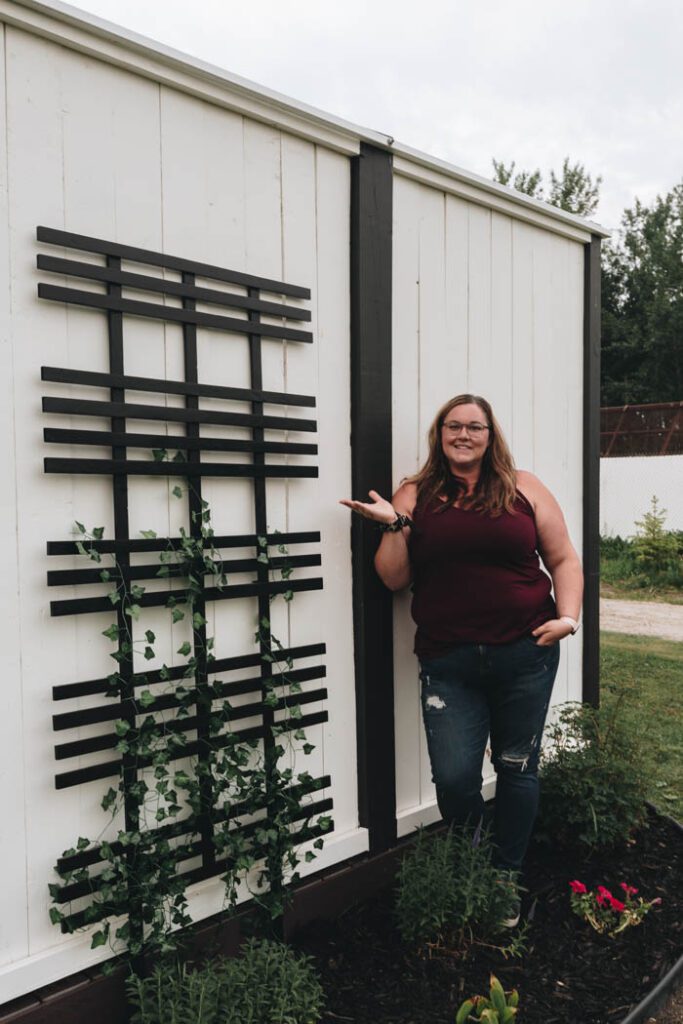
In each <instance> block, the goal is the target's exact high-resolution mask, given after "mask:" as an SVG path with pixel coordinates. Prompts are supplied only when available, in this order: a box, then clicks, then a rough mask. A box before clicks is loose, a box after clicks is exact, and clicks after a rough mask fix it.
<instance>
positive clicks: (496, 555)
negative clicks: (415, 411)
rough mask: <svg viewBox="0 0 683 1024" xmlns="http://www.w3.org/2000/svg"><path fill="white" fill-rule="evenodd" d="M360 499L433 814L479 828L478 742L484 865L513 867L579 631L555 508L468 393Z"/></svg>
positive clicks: (357, 507) (356, 504) (564, 537)
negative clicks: (376, 530) (565, 643)
mask: <svg viewBox="0 0 683 1024" xmlns="http://www.w3.org/2000/svg"><path fill="white" fill-rule="evenodd" d="M370 498H371V499H372V500H371V501H370V502H361V501H344V502H342V504H344V505H347V506H348V507H349V508H351V509H353V511H354V512H358V513H359V514H360V515H362V516H364V517H365V518H366V519H370V520H373V521H374V522H376V523H378V524H379V526H380V529H381V530H383V531H384V534H383V537H382V541H381V543H380V545H379V549H378V551H377V555H376V557H375V567H376V569H377V572H378V573H379V575H380V577H381V579H382V580H383V582H384V583H385V584H386V586H387V587H389V589H390V590H400V589H402V588H403V587H407V586H410V585H412V588H413V603H412V614H413V618H414V619H415V621H416V623H417V635H416V638H415V652H416V654H417V655H418V658H419V661H420V679H421V682H422V711H423V718H424V723H425V729H426V733H427V742H428V748H429V756H430V760H431V766H432V777H433V779H434V783H435V785H436V794H437V800H438V804H439V810H440V811H441V815H442V817H443V818H444V819H445V820H446V821H448V822H454V823H456V824H465V823H466V822H470V823H471V824H477V823H478V822H480V821H481V817H482V812H483V806H484V803H483V799H482V796H481V786H482V774H481V769H482V762H483V757H484V752H485V748H486V741H487V738H488V736H489V733H490V737H491V751H492V762H493V766H494V768H495V771H496V773H497V785H496V801H495V814H494V822H493V837H494V842H495V844H496V850H497V863H498V866H499V867H501V868H505V869H508V870H510V871H511V872H516V871H518V870H519V869H520V868H521V865H522V861H523V858H524V854H525V852H526V848H527V845H528V842H529V837H530V835H531V830H532V827H533V822H534V819H535V817H536V811H537V807H538V775H537V768H538V755H539V750H540V743H541V736H542V733H543V725H544V722H545V717H546V713H547V710H548V705H549V702H550V695H551V692H552V687H553V682H554V680H555V674H556V672H557V666H558V662H559V657H560V652H559V641H560V640H561V639H562V638H563V637H566V636H568V635H569V634H570V633H575V632H576V630H577V629H578V622H577V619H578V617H579V611H580V607H581V598H582V592H583V574H582V571H581V564H580V562H579V558H578V556H577V554H576V551H575V550H574V548H573V547H572V544H571V541H570V539H569V535H568V533H567V527H566V525H565V522H564V518H563V515H562V512H561V510H560V507H559V505H558V504H557V502H556V500H555V498H554V497H553V496H552V494H551V493H550V491H549V490H548V489H547V488H546V487H544V485H543V484H542V483H541V481H540V480H539V479H538V478H537V477H536V476H534V474H533V473H528V472H526V471H523V470H515V467H514V463H513V460H512V455H511V453H510V450H509V448H508V446H507V444H506V442H505V439H504V437H503V434H502V432H501V429H500V426H499V424H498V423H497V421H496V419H495V417H494V415H493V411H492V409H491V406H490V405H489V403H488V402H487V401H486V400H485V399H483V398H480V397H479V396H476V395H458V396H457V398H453V399H451V400H450V401H449V402H447V403H446V404H445V405H444V406H443V407H442V408H441V409H440V410H439V412H438V414H437V416H436V418H435V420H434V422H433V424H432V426H431V428H430V431H429V456H428V458H427V461H426V463H425V465H424V466H423V467H422V469H421V470H420V472H419V473H418V474H417V475H416V476H414V477H412V478H410V479H409V480H407V481H406V482H404V483H403V484H402V485H401V487H399V489H398V491H397V492H396V494H394V496H393V498H392V500H391V502H388V501H386V500H385V499H384V498H382V497H381V496H380V495H379V494H377V492H376V491H370ZM538 554H540V555H541V557H542V558H543V562H544V564H545V566H546V568H547V569H548V571H549V572H550V575H551V577H552V585H553V588H554V592H555V600H553V597H552V596H551V584H550V580H549V578H548V576H547V575H546V574H545V573H544V572H543V571H542V569H541V568H540V565H539V559H538ZM506 923H508V924H516V923H517V922H516V920H511V921H509V922H506Z"/></svg>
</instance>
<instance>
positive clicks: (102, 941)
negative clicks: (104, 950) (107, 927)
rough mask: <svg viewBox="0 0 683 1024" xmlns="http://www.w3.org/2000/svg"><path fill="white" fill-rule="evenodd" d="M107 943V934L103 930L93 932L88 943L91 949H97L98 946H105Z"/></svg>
mask: <svg viewBox="0 0 683 1024" xmlns="http://www.w3.org/2000/svg"><path fill="white" fill-rule="evenodd" d="M106 944H107V936H106V933H105V931H104V930H100V931H99V932H95V934H94V935H93V937H92V942H91V943H90V948H91V949H97V947H98V946H105V945H106Z"/></svg>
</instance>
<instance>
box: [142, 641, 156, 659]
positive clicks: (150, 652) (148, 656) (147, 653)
mask: <svg viewBox="0 0 683 1024" xmlns="http://www.w3.org/2000/svg"><path fill="white" fill-rule="evenodd" d="M144 657H145V661H151V660H152V658H153V657H154V648H153V647H150V646H149V644H148V645H147V646H146V647H145V653H144Z"/></svg>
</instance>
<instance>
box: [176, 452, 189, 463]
mask: <svg viewBox="0 0 683 1024" xmlns="http://www.w3.org/2000/svg"><path fill="white" fill-rule="evenodd" d="M173 461H174V462H187V459H186V458H185V455H184V454H183V452H181V450H180V449H178V451H177V452H176V453H175V455H174V456H173Z"/></svg>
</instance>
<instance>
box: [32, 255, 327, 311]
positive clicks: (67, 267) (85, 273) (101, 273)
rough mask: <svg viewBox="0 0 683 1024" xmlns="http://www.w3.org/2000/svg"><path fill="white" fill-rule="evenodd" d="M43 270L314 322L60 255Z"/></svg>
mask: <svg viewBox="0 0 683 1024" xmlns="http://www.w3.org/2000/svg"><path fill="white" fill-rule="evenodd" d="M37 267H38V269H39V270H49V271H52V273H55V274H64V275H65V276H67V277H82V278H87V279H89V280H91V281H102V282H103V283H104V284H118V285H121V287H123V288H138V289H140V290H141V291H147V292H159V293H161V294H163V295H173V296H177V297H178V298H185V299H194V300H195V301H197V302H207V303H210V304H212V305H217V306H232V307H234V308H235V309H251V310H255V311H256V312H258V313H265V314H266V315H267V316H281V317H283V318H285V319H287V320H303V321H310V319H311V311H310V310H309V309H301V308H299V307H297V306H287V305H285V304H284V303H281V302H264V301H263V300H262V299H255V298H253V297H252V296H249V295H235V294H234V293H231V292H223V291H217V290H216V289H215V288H200V287H198V286H197V285H191V284H184V283H183V282H181V281H169V280H168V279H166V278H163V277H152V276H151V275H149V274H132V273H130V272H129V271H126V270H117V269H116V268H115V267H99V266H96V265H95V264H93V263H82V262H80V261H78V260H65V259H62V258H61V257H59V256H43V255H42V254H41V255H40V256H38V259H37Z"/></svg>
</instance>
